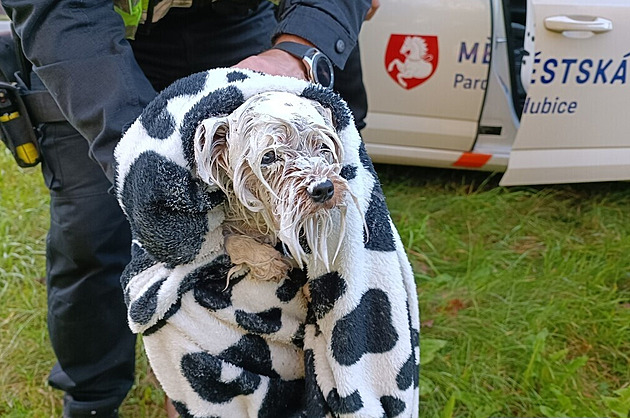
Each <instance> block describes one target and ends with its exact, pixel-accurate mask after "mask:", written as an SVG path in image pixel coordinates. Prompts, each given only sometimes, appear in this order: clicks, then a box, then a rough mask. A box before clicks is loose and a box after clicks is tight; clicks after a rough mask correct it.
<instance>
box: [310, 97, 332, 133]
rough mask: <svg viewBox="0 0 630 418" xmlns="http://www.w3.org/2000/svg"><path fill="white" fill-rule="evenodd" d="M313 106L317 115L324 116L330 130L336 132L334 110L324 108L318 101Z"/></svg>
mask: <svg viewBox="0 0 630 418" xmlns="http://www.w3.org/2000/svg"><path fill="white" fill-rule="evenodd" d="M313 106H314V107H315V109H316V110H317V113H319V114H320V115H322V117H323V118H324V121H326V125H327V126H328V127H329V128H331V129H333V130H334V129H335V128H336V127H337V126H336V124H335V121H334V120H333V116H332V110H330V109H329V108H327V107H325V106H323V105H322V104H321V103H319V102H316V101H313Z"/></svg>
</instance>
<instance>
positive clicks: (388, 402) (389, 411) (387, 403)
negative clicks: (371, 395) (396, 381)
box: [380, 396, 407, 418]
mask: <svg viewBox="0 0 630 418" xmlns="http://www.w3.org/2000/svg"><path fill="white" fill-rule="evenodd" d="M380 400H381V405H382V406H383V409H384V410H385V415H383V418H393V417H397V416H398V415H400V414H402V413H403V412H404V411H405V408H406V407H407V405H406V404H405V402H403V401H401V400H400V399H398V398H395V397H393V396H382V397H381V399H380Z"/></svg>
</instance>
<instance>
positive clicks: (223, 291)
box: [180, 255, 243, 311]
mask: <svg viewBox="0 0 630 418" xmlns="http://www.w3.org/2000/svg"><path fill="white" fill-rule="evenodd" d="M231 267H232V263H231V262H230V258H229V256H227V255H222V256H219V257H217V258H215V259H214V260H213V261H212V262H210V263H208V264H206V265H204V266H202V267H199V268H198V269H196V270H195V271H193V272H191V273H189V274H188V275H187V276H186V277H185V278H184V280H183V281H182V288H181V289H180V292H181V294H184V293H185V292H186V291H187V290H188V289H190V288H192V289H193V295H194V298H195V301H196V302H197V303H198V304H199V305H201V306H203V307H204V308H207V309H209V310H211V311H218V310H220V309H225V308H228V307H230V306H232V290H233V288H234V286H235V285H236V284H237V283H239V282H240V281H241V280H242V279H243V276H241V277H233V278H232V279H231V280H230V284H229V286H227V287H226V284H227V275H228V272H229V271H230V268H231Z"/></svg>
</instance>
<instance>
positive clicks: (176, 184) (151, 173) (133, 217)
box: [122, 151, 223, 266]
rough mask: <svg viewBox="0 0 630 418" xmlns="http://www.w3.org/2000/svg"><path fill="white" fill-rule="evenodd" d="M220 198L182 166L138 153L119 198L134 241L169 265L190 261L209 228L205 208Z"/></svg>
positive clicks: (210, 206)
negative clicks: (122, 203)
mask: <svg viewBox="0 0 630 418" xmlns="http://www.w3.org/2000/svg"><path fill="white" fill-rule="evenodd" d="M222 200H223V196H222V194H219V193H217V192H215V193H208V192H207V191H206V186H205V185H204V184H203V183H201V182H200V181H198V180H196V179H194V178H193V177H192V174H191V173H190V172H189V171H188V170H186V169H185V168H183V167H180V166H178V165H177V164H175V163H173V162H172V161H170V160H168V159H166V158H165V157H162V156H161V155H159V154H157V153H155V152H153V151H148V152H144V153H142V154H141V155H140V156H139V157H138V158H137V159H136V161H135V162H134V163H133V164H132V165H131V167H130V169H129V173H128V174H127V176H126V177H125V179H124V185H123V190H122V201H123V202H124V206H125V211H126V213H127V215H128V219H129V223H130V225H131V231H132V233H133V236H134V238H135V239H136V240H138V241H139V242H140V243H141V244H142V245H143V248H144V249H145V250H146V251H147V252H148V253H149V254H150V255H151V256H152V257H154V258H155V259H156V260H158V261H162V262H164V263H167V264H168V265H170V266H175V265H179V264H184V263H188V262H190V261H192V260H193V259H194V258H195V257H196V256H197V254H198V253H199V249H200V248H201V244H202V243H203V240H204V237H205V234H206V232H207V231H208V221H207V217H206V215H207V212H208V210H210V209H211V208H212V207H213V206H215V205H216V204H218V202H220V201H222Z"/></svg>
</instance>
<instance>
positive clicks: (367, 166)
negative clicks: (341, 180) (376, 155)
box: [359, 141, 378, 180]
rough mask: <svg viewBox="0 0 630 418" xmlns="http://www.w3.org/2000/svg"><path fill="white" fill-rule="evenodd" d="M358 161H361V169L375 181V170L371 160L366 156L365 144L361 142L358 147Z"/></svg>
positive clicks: (376, 176)
mask: <svg viewBox="0 0 630 418" xmlns="http://www.w3.org/2000/svg"><path fill="white" fill-rule="evenodd" d="M359 160H360V161H361V165H363V168H365V169H366V170H367V171H368V172H369V173H370V174H372V176H373V177H374V180H376V179H377V178H378V175H377V174H376V170H375V169H374V165H373V164H372V159H371V158H370V156H369V155H368V153H367V150H366V149H365V142H363V141H361V145H359Z"/></svg>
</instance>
